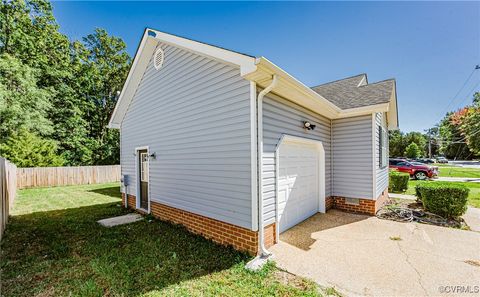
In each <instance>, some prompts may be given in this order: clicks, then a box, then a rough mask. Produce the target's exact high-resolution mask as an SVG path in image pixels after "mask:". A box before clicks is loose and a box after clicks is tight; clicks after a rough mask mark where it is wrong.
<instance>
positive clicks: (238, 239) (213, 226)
mask: <svg viewBox="0 0 480 297" xmlns="http://www.w3.org/2000/svg"><path fill="white" fill-rule="evenodd" d="M124 197H125V196H124V194H122V198H123V199H124ZM123 201H124V200H123ZM123 201H122V204H123V203H124V202H123ZM128 206H129V207H130V208H132V209H135V206H136V203H135V196H133V195H128ZM137 211H138V210H137ZM150 211H151V214H152V215H153V216H155V217H157V218H158V219H160V220H163V221H169V222H172V223H175V224H181V225H183V226H185V227H186V228H187V229H188V230H189V231H190V232H192V233H195V234H200V235H202V236H203V237H205V238H208V239H211V240H213V241H215V242H217V243H220V244H223V245H231V246H233V247H234V248H235V249H237V250H240V251H245V252H248V253H249V254H252V255H256V254H257V251H258V232H256V231H252V230H249V229H246V228H242V227H239V226H235V225H232V224H228V223H225V222H222V221H218V220H215V219H212V218H208V217H204V216H201V215H198V214H194V213H191V212H188V211H185V210H181V209H178V208H174V207H170V206H167V205H164V204H161V203H157V202H153V201H151V202H150ZM276 240H277V239H276V236H275V223H273V224H270V225H268V226H266V227H265V246H266V247H270V246H272V245H274V244H275V243H276Z"/></svg>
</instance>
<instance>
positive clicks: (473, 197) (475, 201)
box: [406, 180, 480, 208]
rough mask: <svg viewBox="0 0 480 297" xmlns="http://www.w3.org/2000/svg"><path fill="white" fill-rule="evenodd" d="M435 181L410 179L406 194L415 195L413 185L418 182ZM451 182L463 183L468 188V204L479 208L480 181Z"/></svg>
mask: <svg viewBox="0 0 480 297" xmlns="http://www.w3.org/2000/svg"><path fill="white" fill-rule="evenodd" d="M434 182H435V181H418V180H410V181H409V182H408V190H407V192H406V194H410V195H415V185H417V184H418V183H434ZM451 183H452V184H461V185H465V186H467V187H468V188H469V189H470V193H469V194H468V204H469V205H470V206H473V207H478V208H480V183H464V182H451Z"/></svg>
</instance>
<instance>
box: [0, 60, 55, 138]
mask: <svg viewBox="0 0 480 297" xmlns="http://www.w3.org/2000/svg"><path fill="white" fill-rule="evenodd" d="M34 73H35V71H34V70H33V69H32V68H31V67H29V66H27V65H24V64H22V63H21V62H20V61H19V60H18V59H16V58H14V57H12V56H10V55H9V54H2V55H0V139H7V138H8V137H10V136H12V135H13V134H14V133H15V132H16V131H19V130H20V129H25V130H27V131H32V132H34V133H36V134H38V135H42V136H48V135H50V134H51V133H52V132H53V127H52V122H51V121H50V120H49V119H48V113H49V112H50V111H51V103H50V99H51V93H50V92H49V91H48V90H45V89H41V88H38V86H37V79H36V77H35V75H34Z"/></svg>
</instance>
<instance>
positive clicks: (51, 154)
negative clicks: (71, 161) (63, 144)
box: [0, 129, 64, 167]
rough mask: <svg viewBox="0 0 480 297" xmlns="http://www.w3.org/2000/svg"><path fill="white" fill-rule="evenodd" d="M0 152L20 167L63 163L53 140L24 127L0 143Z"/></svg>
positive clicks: (59, 164) (60, 164)
mask: <svg viewBox="0 0 480 297" xmlns="http://www.w3.org/2000/svg"><path fill="white" fill-rule="evenodd" d="M0 154H1V155H2V156H3V157H5V158H7V159H8V160H10V161H12V162H13V163H15V164H16V165H17V166H20V167H37V166H39V167H43V166H62V165H63V163H64V160H63V158H62V156H60V155H58V153H57V144H56V143H55V141H53V140H50V139H43V138H41V137H39V136H37V135H35V134H34V133H31V132H28V131H27V130H24V129H23V130H21V131H20V132H19V133H18V134H14V135H12V136H10V137H9V138H8V139H7V141H6V142H5V143H2V144H0Z"/></svg>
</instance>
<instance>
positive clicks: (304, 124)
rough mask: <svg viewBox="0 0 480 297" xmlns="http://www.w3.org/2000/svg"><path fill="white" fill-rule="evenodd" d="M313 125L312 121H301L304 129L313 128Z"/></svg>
mask: <svg viewBox="0 0 480 297" xmlns="http://www.w3.org/2000/svg"><path fill="white" fill-rule="evenodd" d="M315 127H316V125H313V124H312V123H310V122H307V121H305V122H303V128H305V129H306V130H315Z"/></svg>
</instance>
